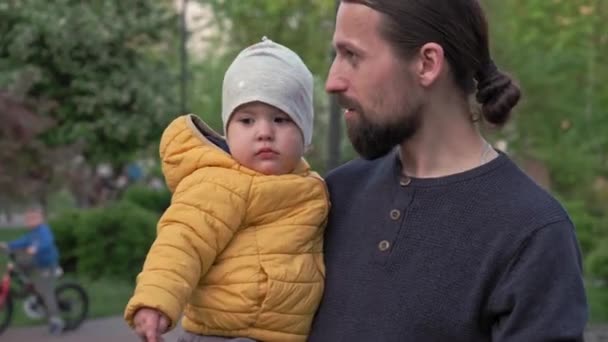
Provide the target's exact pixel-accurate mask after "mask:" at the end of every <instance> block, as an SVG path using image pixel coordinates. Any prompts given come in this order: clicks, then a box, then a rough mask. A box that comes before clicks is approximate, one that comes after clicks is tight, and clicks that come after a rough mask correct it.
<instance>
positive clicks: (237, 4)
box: [190, 0, 335, 171]
mask: <svg viewBox="0 0 608 342" xmlns="http://www.w3.org/2000/svg"><path fill="white" fill-rule="evenodd" d="M199 3H200V4H202V5H208V6H210V8H211V9H212V10H213V15H214V18H213V22H214V23H215V25H216V27H217V34H216V36H214V37H209V39H210V40H211V41H215V42H219V44H221V45H217V46H215V47H214V51H212V53H210V54H208V55H207V56H206V58H205V59H204V60H202V61H198V62H196V63H195V64H194V65H193V66H192V73H191V77H192V78H191V80H192V87H191V93H190V97H191V99H192V101H191V103H192V105H191V108H192V111H193V112H195V113H196V114H198V115H199V116H201V117H202V118H204V119H205V121H207V122H208V123H209V124H210V125H211V126H212V127H213V128H215V129H216V130H218V131H220V132H221V131H222V125H221V117H220V113H221V95H222V80H223V78H224V72H225V70H226V69H227V68H228V66H229V65H230V63H231V62H232V60H233V59H234V57H236V55H237V53H238V52H239V51H240V50H242V49H244V48H245V47H247V46H249V45H252V44H255V43H257V42H259V41H260V40H261V38H262V37H263V36H267V37H268V38H269V39H272V40H274V41H276V42H278V43H280V44H283V45H285V46H287V47H289V48H290V49H292V50H294V51H295V52H296V53H298V54H299V55H300V57H301V58H302V59H303V60H304V62H305V63H306V64H307V65H308V67H309V68H310V69H311V71H312V73H313V75H314V76H315V93H314V99H315V132H314V137H313V146H312V148H311V150H310V151H309V152H308V153H307V156H306V157H307V160H308V161H309V162H310V163H311V164H312V165H313V167H315V169H317V170H321V171H322V166H324V165H325V160H324V159H325V158H326V157H325V155H326V153H325V150H326V140H327V122H328V98H327V95H326V94H325V92H324V90H323V89H324V87H323V86H324V82H325V76H326V73H327V70H328V68H329V63H330V61H331V56H330V55H331V54H330V52H331V35H332V34H333V25H334V19H335V2H334V1H328V0H312V1H295V0H286V1H275V0H248V1H225V0H211V1H207V0H205V1H199ZM216 44H217V43H216Z"/></svg>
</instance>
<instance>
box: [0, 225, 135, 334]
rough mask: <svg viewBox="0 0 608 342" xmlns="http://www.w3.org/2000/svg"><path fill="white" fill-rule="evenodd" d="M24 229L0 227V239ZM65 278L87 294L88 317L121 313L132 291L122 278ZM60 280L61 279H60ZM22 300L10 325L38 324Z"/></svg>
mask: <svg viewBox="0 0 608 342" xmlns="http://www.w3.org/2000/svg"><path fill="white" fill-rule="evenodd" d="M23 233H25V230H23V229H18V228H15V229H13V228H0V241H10V240H13V239H15V238H17V237H19V236H20V235H21V234H23ZM6 261H7V260H6V256H4V255H0V276H1V275H2V274H4V271H5V270H6ZM64 278H65V280H75V281H77V282H78V283H80V284H81V285H82V286H83V287H84V288H85V289H86V291H87V293H88V295H89V318H100V317H107V316H116V315H122V312H123V310H124V308H125V305H126V304H127V301H128V300H129V298H130V297H131V295H132V293H133V287H134V284H133V283H129V282H127V281H124V280H112V279H100V280H95V281H93V280H89V279H84V278H78V277H75V276H73V275H65V276H64ZM60 281H61V280H60ZM22 303H23V302H22V301H17V302H15V316H14V317H13V322H12V324H11V325H12V326H24V325H33V324H40V323H41V322H40V321H36V320H31V319H29V318H27V317H26V316H25V314H24V312H23V308H22Z"/></svg>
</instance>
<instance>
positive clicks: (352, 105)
mask: <svg viewBox="0 0 608 342" xmlns="http://www.w3.org/2000/svg"><path fill="white" fill-rule="evenodd" d="M335 96H336V101H337V102H338V105H339V106H340V107H342V108H344V109H352V110H354V111H356V112H358V113H361V112H362V110H361V106H360V105H359V103H358V102H357V101H355V100H353V99H351V98H349V97H347V96H345V95H343V94H336V95H335Z"/></svg>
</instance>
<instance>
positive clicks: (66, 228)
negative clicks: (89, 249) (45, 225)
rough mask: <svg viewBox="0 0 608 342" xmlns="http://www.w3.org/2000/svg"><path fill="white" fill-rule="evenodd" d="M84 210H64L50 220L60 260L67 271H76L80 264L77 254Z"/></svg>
mask: <svg viewBox="0 0 608 342" xmlns="http://www.w3.org/2000/svg"><path fill="white" fill-rule="evenodd" d="M84 214H85V212H84V211H78V210H76V209H73V210H68V211H64V212H62V213H61V214H59V215H57V216H55V217H54V218H52V219H51V220H50V221H49V224H50V226H51V229H52V230H53V234H54V235H55V243H56V244H57V248H59V259H60V260H59V262H60V264H61V267H63V269H64V271H66V272H75V271H76V265H77V264H78V255H77V254H76V250H77V246H78V238H77V237H78V231H79V230H80V229H82V223H81V222H82V216H83V215H84Z"/></svg>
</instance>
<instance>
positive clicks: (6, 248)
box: [0, 241, 8, 251]
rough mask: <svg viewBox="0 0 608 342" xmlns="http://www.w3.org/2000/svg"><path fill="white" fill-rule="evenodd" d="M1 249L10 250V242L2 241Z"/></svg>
mask: <svg viewBox="0 0 608 342" xmlns="http://www.w3.org/2000/svg"><path fill="white" fill-rule="evenodd" d="M0 249H1V250H4V251H8V243H6V242H4V241H0Z"/></svg>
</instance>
